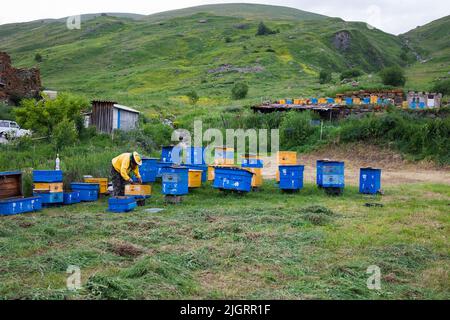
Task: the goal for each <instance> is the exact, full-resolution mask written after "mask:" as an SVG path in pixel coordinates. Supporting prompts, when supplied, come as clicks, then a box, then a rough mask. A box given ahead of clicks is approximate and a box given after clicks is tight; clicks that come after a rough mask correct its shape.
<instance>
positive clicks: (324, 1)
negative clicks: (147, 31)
mask: <svg viewBox="0 0 450 320" xmlns="http://www.w3.org/2000/svg"><path fill="white" fill-rule="evenodd" d="M227 2H229V3H234V2H246V3H261V4H272V5H280V6H287V7H293V8H297V9H301V10H305V11H310V12H315V13H320V14H323V15H327V16H332V17H340V18H342V19H344V20H347V21H364V22H367V23H369V24H370V25H372V26H374V27H376V28H378V29H380V30H383V31H385V32H389V33H392V34H400V33H404V32H407V31H409V30H411V29H413V28H415V27H417V26H420V25H424V24H426V23H428V22H431V21H433V20H436V19H438V18H441V17H444V16H447V15H450V1H449V0H256V1H254V0H245V1H239V0H234V1H233V0H232V1H227V0H165V1H163V2H159V1H154V0H126V1H125V0H71V1H68V0H39V1H37V0H12V1H6V0H5V1H4V3H3V4H2V10H1V11H0V24H5V23H13V22H25V21H32V20H38V19H44V18H62V17H67V16H74V15H78V14H83V13H101V12H128V13H139V14H151V13H157V12H163V11H167V10H173V9H179V8H186V7H192V6H197V5H203V4H216V3H227Z"/></svg>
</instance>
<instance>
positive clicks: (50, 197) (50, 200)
mask: <svg viewBox="0 0 450 320" xmlns="http://www.w3.org/2000/svg"><path fill="white" fill-rule="evenodd" d="M33 196H35V197H40V198H41V202H42V204H43V205H46V204H62V203H63V202H64V193H63V192H48V191H45V192H37V191H33Z"/></svg>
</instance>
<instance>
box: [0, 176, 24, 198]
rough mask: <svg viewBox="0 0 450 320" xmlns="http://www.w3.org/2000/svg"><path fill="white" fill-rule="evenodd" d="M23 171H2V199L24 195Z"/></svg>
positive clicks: (0, 186)
mask: <svg viewBox="0 0 450 320" xmlns="http://www.w3.org/2000/svg"><path fill="white" fill-rule="evenodd" d="M22 196H23V193H22V172H20V171H8V172H0V199H8V198H18V197H22Z"/></svg>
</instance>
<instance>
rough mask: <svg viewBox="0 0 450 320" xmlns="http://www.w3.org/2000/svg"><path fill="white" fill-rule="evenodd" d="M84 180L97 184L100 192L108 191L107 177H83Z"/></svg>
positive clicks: (105, 192)
mask: <svg viewBox="0 0 450 320" xmlns="http://www.w3.org/2000/svg"><path fill="white" fill-rule="evenodd" d="M84 182H85V183H94V184H98V186H99V190H98V193H100V194H107V193H108V178H84Z"/></svg>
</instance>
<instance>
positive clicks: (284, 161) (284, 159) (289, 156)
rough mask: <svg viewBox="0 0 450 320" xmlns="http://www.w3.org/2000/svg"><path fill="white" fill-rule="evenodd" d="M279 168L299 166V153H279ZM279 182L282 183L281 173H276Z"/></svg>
mask: <svg viewBox="0 0 450 320" xmlns="http://www.w3.org/2000/svg"><path fill="white" fill-rule="evenodd" d="M277 162H278V166H280V165H294V164H297V152H295V151H278V153H277ZM276 179H277V182H280V171H279V170H277V172H276Z"/></svg>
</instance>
